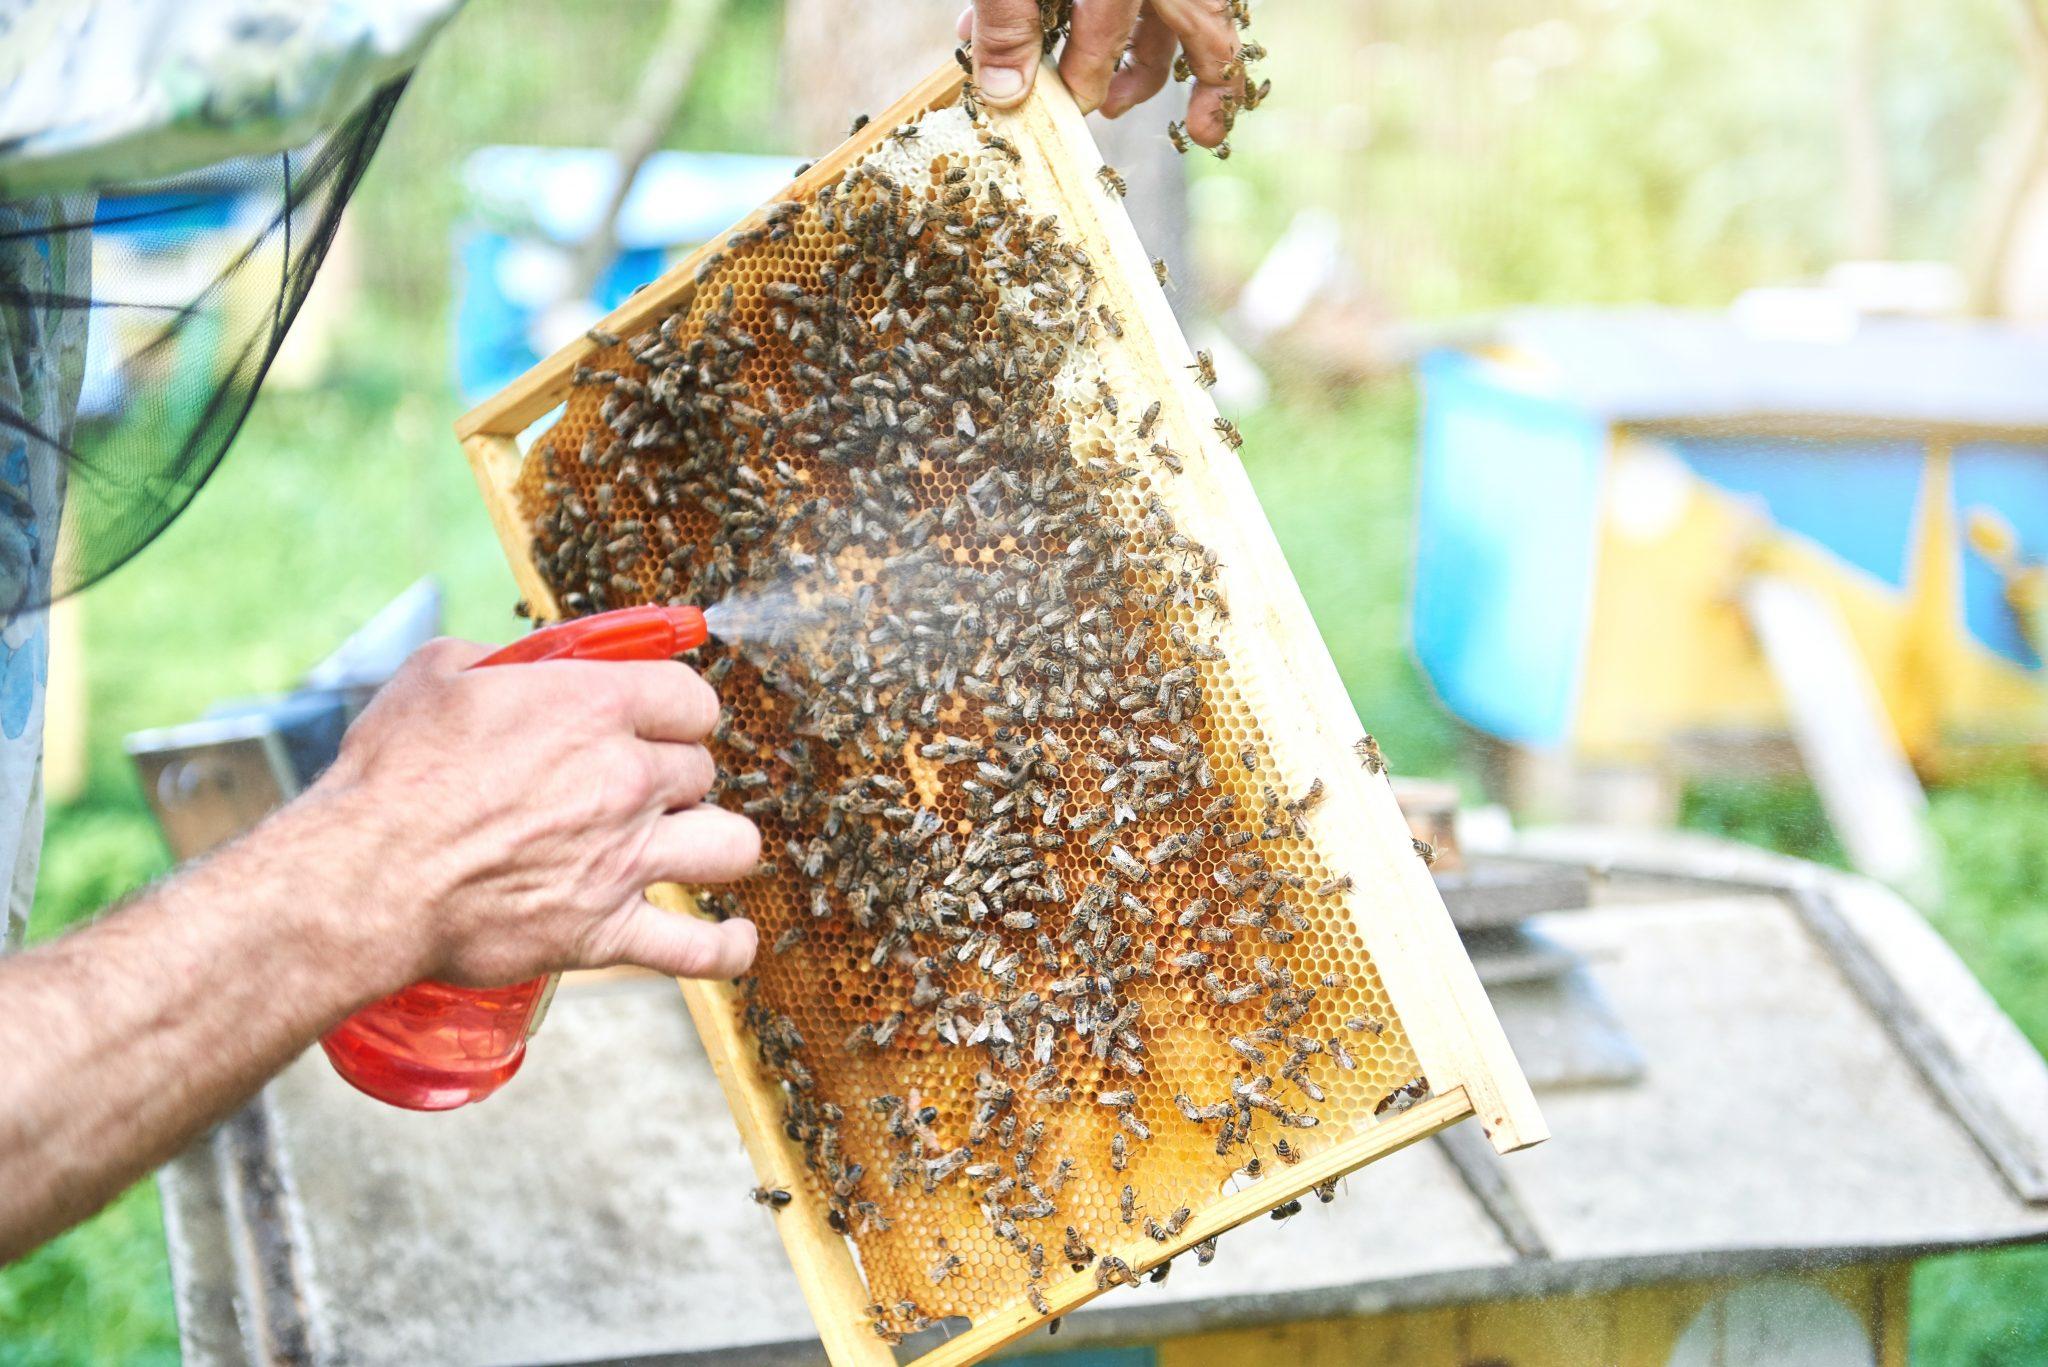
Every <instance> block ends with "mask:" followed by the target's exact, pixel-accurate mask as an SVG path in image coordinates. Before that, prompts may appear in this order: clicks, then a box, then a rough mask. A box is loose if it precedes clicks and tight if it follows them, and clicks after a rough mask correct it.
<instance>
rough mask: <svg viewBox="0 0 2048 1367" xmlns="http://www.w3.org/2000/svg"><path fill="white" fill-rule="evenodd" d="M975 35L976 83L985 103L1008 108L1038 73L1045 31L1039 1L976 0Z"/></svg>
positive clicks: (1028, 86)
mask: <svg viewBox="0 0 2048 1367" xmlns="http://www.w3.org/2000/svg"><path fill="white" fill-rule="evenodd" d="M973 35H974V84H975V85H976V87H978V88H979V89H980V91H981V98H982V100H983V101H984V102H985V103H987V104H992V105H994V106H995V107H996V108H998V109H1007V108H1008V107H1009V106H1011V105H1013V104H1015V103H1017V101H1019V100H1021V99H1023V98H1024V92H1025V91H1027V90H1029V89H1031V81H1032V78H1033V77H1034V76H1036V75H1037V74H1038V55H1039V53H1040V52H1041V51H1042V50H1043V49H1044V47H1045V31H1044V30H1043V29H1041V28H1040V27H1039V26H1038V3H1037V0H975V5H974V25H973Z"/></svg>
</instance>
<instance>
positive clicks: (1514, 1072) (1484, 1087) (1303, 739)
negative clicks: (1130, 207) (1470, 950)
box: [991, 68, 1549, 1153]
mask: <svg viewBox="0 0 2048 1367" xmlns="http://www.w3.org/2000/svg"><path fill="white" fill-rule="evenodd" d="M991 118H992V120H993V122H994V123H995V125H996V126H997V128H998V130H999V131H1002V132H1004V133H1006V134H1007V133H1010V132H1011V129H1012V128H1014V129H1015V130H1016V132H1015V134H1013V135H1012V136H1011V141H1012V142H1014V143H1016V144H1017V145H1018V146H1020V147H1025V146H1035V147H1038V148H1047V147H1051V148H1057V149H1060V152H1061V153H1063V154H1056V155H1048V156H1046V157H1045V158H1044V161H1043V163H1042V164H1041V163H1040V162H1039V161H1038V159H1036V158H1033V157H1029V156H1027V158H1026V160H1025V163H1024V165H1023V166H1021V167H1020V168H1019V172H1020V175H1021V176H1022V177H1023V179H1024V180H1025V182H1026V189H1027V191H1031V190H1035V189H1037V188H1038V187H1035V186H1033V185H1032V183H1031V182H1032V180H1033V179H1034V176H1042V175H1043V174H1044V173H1048V172H1049V174H1050V177H1051V180H1052V185H1051V187H1050V197H1051V198H1053V199H1056V200H1057V201H1059V202H1061V203H1063V204H1064V205H1065V206H1066V214H1065V215H1064V219H1063V222H1064V225H1065V227H1066V230H1067V231H1068V233H1069V234H1071V235H1072V236H1073V237H1074V238H1075V239H1076V240H1077V241H1078V242H1079V243H1080V244H1081V246H1082V247H1083V248H1084V249H1085V250H1087V251H1088V252H1089V254H1090V256H1091V257H1092V258H1093V259H1095V260H1096V261H1097V262H1105V261H1106V262H1108V263H1109V265H1108V267H1107V268H1105V269H1103V270H1102V271H1101V275H1100V280H1099V287H1100V289H1101V291H1102V293H1103V294H1104V295H1105V296H1106V299H1107V302H1108V305H1109V307H1110V308H1111V309H1112V310H1114V311H1115V312H1117V313H1119V314H1121V315H1122V316H1123V319H1124V324H1123V326H1124V328H1125V332H1126V336H1127V339H1128V340H1127V341H1126V343H1125V346H1124V348H1123V349H1124V351H1126V352H1127V353H1128V354H1129V355H1131V356H1135V357H1138V358H1143V360H1145V361H1151V360H1152V359H1153V358H1158V359H1157V361H1156V362H1154V364H1153V365H1152V366H1151V367H1150V368H1151V369H1152V373H1151V374H1149V375H1147V376H1145V377H1144V378H1145V379H1146V380H1147V381H1148V382H1149V384H1150V390H1151V396H1152V397H1154V398H1157V399H1158V400H1159V401H1160V404H1161V407H1162V418H1163V419H1164V420H1165V421H1167V422H1168V423H1169V424H1170V425H1171V426H1172V427H1175V428H1178V429H1179V430H1180V431H1182V432H1184V433H1194V434H1199V438H1200V444H1199V446H1198V447H1197V449H1195V450H1193V451H1188V452H1184V453H1183V456H1184V460H1185V463H1186V467H1187V468H1186V475H1185V476H1184V477H1183V478H1180V479H1177V480H1172V481H1169V482H1167V484H1166V485H1165V486H1164V487H1163V488H1161V489H1159V490H1158V491H1157V492H1158V493H1159V494H1160V496H1161V497H1162V498H1163V499H1165V501H1166V503H1167V505H1168V507H1169V509H1170V511H1172V512H1173V514H1174V516H1175V520H1176V523H1177V524H1179V525H1183V526H1186V527H1188V528H1189V529H1190V533H1191V535H1193V536H1194V537H1195V539H1197V540H1199V541H1202V542H1203V543H1205V544H1207V545H1209V546H1210V547H1212V548H1213V549H1215V550H1216V551H1217V552H1218V554H1219V555H1220V556H1221V559H1222V565H1221V568H1220V569H1219V571H1218V574H1219V577H1220V578H1221V580H1222V582H1223V585H1224V590H1225V594H1226V596H1227V598H1228V599H1229V600H1230V601H1231V602H1232V603H1233V604H1241V605H1243V608H1242V609H1241V610H1237V611H1233V612H1232V613H1231V616H1230V617H1229V619H1228V620H1226V621H1224V622H1222V623H1220V624H1219V628H1218V629H1219V634H1223V635H1226V636H1228V637H1229V638H1230V645H1229V646H1228V647H1227V648H1226V649H1227V653H1228V655H1229V657H1230V660H1231V664H1232V668H1233V671H1234V672H1235V673H1237V674H1238V675H1240V676H1242V677H1240V680H1239V681H1240V683H1241V684H1242V685H1243V686H1244V689H1245V692H1246V694H1247V696H1248V697H1250V698H1252V699H1253V700H1254V702H1255V706H1256V707H1257V711H1258V713H1259V718H1260V722H1261V725H1262V726H1268V727H1270V728H1271V734H1269V735H1268V736H1267V739H1268V742H1269V743H1270V744H1271V745H1272V748H1273V750H1274V752H1275V755H1276V757H1277V758H1278V760H1279V762H1280V765H1281V768H1282V771H1283V772H1289V773H1313V774H1317V775H1319V776H1320V777H1321V778H1322V779H1323V782H1324V785H1325V787H1324V793H1325V796H1324V798H1323V801H1322V802H1321V803H1320V804H1319V805H1318V806H1317V807H1316V808H1315V809H1313V810H1312V811H1311V812H1310V813H1309V814H1308V818H1307V819H1308V823H1309V826H1310V829H1311V832H1312V834H1313V835H1314V836H1315V837H1316V840H1317V843H1318V844H1319V845H1320V846H1321V847H1322V848H1324V849H1341V850H1344V851H1345V852H1346V854H1347V855H1350V856H1351V857H1353V858H1354V859H1356V860H1359V861H1360V862H1359V863H1358V864H1357V865H1356V866H1354V867H1351V868H1348V869H1346V870H1344V872H1346V873H1349V874H1350V875H1352V877H1353V880H1354V890H1353V892H1352V893H1351V894H1350V895H1349V897H1348V899H1347V900H1348V901H1349V904H1350V908H1351V912H1352V916H1353V919H1354V921H1355V923H1356V925H1357V927H1358V930H1359V933H1360V935H1361V936H1363V937H1364V939H1365V943H1366V947H1367V949H1368V950H1369V951H1370V952H1371V954H1372V958H1373V963H1374V965H1375V967H1376V968H1377V969H1378V970H1379V974H1380V977H1381V980H1382V982H1383V983H1384V984H1385V985H1386V988H1387V992H1388V994H1389V995H1390V996H1391V997H1392V999H1393V1004H1394V1010H1395V1013H1396V1014H1397V1015H1398V1016H1399V1017H1400V1020H1401V1024H1402V1026H1403V1028H1404V1029H1405V1030H1406V1031H1407V1033H1408V1036H1409V1038H1410V1040H1411V1041H1412V1042H1413V1044H1414V1047H1415V1051H1416V1054H1417V1056H1418V1057H1419V1058H1420V1059H1421V1061H1422V1066H1423V1070H1424V1072H1425V1073H1426V1074H1427V1075H1429V1076H1430V1077H1431V1078H1432V1080H1433V1081H1435V1082H1437V1083H1438V1085H1439V1086H1442V1085H1445V1084H1448V1083H1456V1084H1458V1085H1461V1086H1463V1087H1464V1088H1465V1089H1466V1090H1467V1092H1468V1093H1469V1094H1470V1095H1471V1096H1472V1098H1473V1101H1474V1106H1475V1110H1476V1112H1477V1114H1478V1116H1479V1120H1480V1124H1481V1125H1482V1126H1483V1127H1484V1128H1485V1130H1486V1133H1487V1136H1488V1138H1490V1139H1491V1140H1492V1141H1493V1143H1494V1146H1495V1148H1497V1149H1499V1150H1500V1151H1501V1152H1503V1153H1505V1152H1508V1151H1510V1150H1514V1149H1519V1148H1525V1147H1527V1146H1528V1145H1531V1144H1535V1143H1539V1142H1541V1141H1542V1140H1543V1139H1546V1138H1548V1137H1549V1131H1548V1129H1547V1128H1545V1126H1544V1123H1543V1117H1542V1114H1541V1112H1540V1111H1539V1110H1538V1109H1537V1106H1536V1098H1535V1095H1534V1093H1532V1092H1531V1091H1530V1090H1529V1086H1528V1083H1527V1082H1526V1080H1524V1078H1523V1076H1522V1071H1521V1068H1520V1066H1519V1065H1518V1064H1517V1063H1516V1061H1515V1057H1514V1051H1513V1049H1512V1048H1510V1047H1509V1045H1508V1040H1507V1036H1506V1034H1504V1033H1503V1032H1502V1030H1501V1028H1500V1022H1499V1021H1498V1020H1496V1019H1495V1017H1494V1014H1493V1008H1492V1006H1491V1005H1490V1004H1489V1003H1488V1001H1487V999H1486V993H1485V990H1484V989H1483V988H1482V987H1481V986H1480V983H1479V978H1478V975H1477V974H1476V973H1474V972H1473V969H1472V964H1471V961H1470V960H1469V959H1467V958H1466V955H1465V950H1464V946H1463V945H1462V944H1461V943H1460V942H1459V940H1458V933H1457V930H1456V928H1455V927H1453V926H1452V924H1451V919H1450V916H1449V914H1448V913H1446V912H1445V911H1444V909H1443V901H1442V899H1441V898H1440V897H1439V896H1438V895H1437V890H1436V886H1435V884H1434V883H1433V882H1432V881H1431V879H1430V874H1429V868H1428V866H1427V865H1425V864H1424V863H1423V862H1422V861H1421V860H1420V859H1419V858H1417V857H1416V855H1415V852H1414V849H1413V846H1412V845H1411V843H1410V839H1411V838H1410V836H1409V833H1408V823H1407V819H1406V818H1405V817H1403V816H1402V815H1401V810H1400V807H1399V805H1398V804H1397V803H1396V802H1395V800H1394V795H1393V791H1392V789H1391V788H1390V787H1389V786H1388V784H1387V783H1386V781H1385V780H1384V779H1382V778H1376V777H1372V776H1369V775H1367V774H1366V773H1365V772H1364V770H1363V768H1362V767H1361V766H1360V765H1359V764H1358V763H1357V761H1356V760H1355V759H1353V758H1352V756H1351V753H1350V752H1351V746H1352V743H1353V742H1354V741H1356V740H1357V739H1358V738H1359V737H1360V736H1362V735H1364V734H1365V727H1364V726H1363V725H1362V724H1360V722H1359V720H1358V713H1357V711H1356V709H1355V708H1354V707H1353V706H1352V703H1351V695H1350V693H1349V692H1348V691H1347V690H1346V689H1345V687H1344V683H1343V680H1342V678H1341V677H1340V676H1339V675H1338V673H1337V666H1336V663H1335V662H1334V661H1333V660H1332V659H1331V658H1330V652H1329V650H1328V648H1327V647H1326V646H1325V645H1324V644H1323V639H1322V636H1321V634H1320V633H1319V632H1318V631H1317V630H1316V625H1315V619H1314V618H1313V617H1312V616H1311V615H1310V614H1309V610H1308V604H1307V602H1306V600H1304V599H1303V598H1302V596H1301V589H1300V587H1299V586H1298V585H1297V584H1296V583H1295V581H1294V575H1293V572H1292V571H1291V570H1290V569H1289V568H1288V565H1287V560H1286V557H1285V556H1284V555H1283V554H1282V553H1281V550H1280V545H1279V542H1278V541H1277V540H1276V539H1275V538H1274V536H1273V532H1272V528H1271V526H1270V525H1268V523H1267V522H1266V519H1265V517H1264V515H1263V513H1261V512H1260V510H1259V500H1258V495H1257V493H1256V492H1255V491H1254V490H1253V488H1252V484H1251V479H1250V477H1249V476H1248V475H1246V474H1245V470H1244V465H1243V462H1241V461H1240V460H1239V459H1238V457H1237V455H1236V453H1235V452H1234V451H1233V450H1231V448H1230V447H1229V446H1228V445H1226V444H1225V443H1224V442H1223V440H1222V439H1221V437H1220V435H1218V434H1217V431H1216V423H1217V419H1218V417H1219V415H1218V414H1217V411H1216V406H1215V403H1214V402H1213V401H1212V400H1211V399H1210V397H1209V393H1208V391H1207V390H1205V389H1203V388H1202V387H1201V386H1200V385H1199V384H1198V383H1197V382H1196V379H1195V374H1194V371H1193V369H1192V368H1191V367H1192V362H1193V359H1194V357H1193V353H1192V351H1191V350H1190V348H1189V346H1188V343H1187V339H1186V337H1185V336H1183V335H1182V333H1181V330H1180V325H1179V323H1178V322H1177V321H1175V319H1174V316H1173V310H1172V308H1171V307H1170V306H1169V305H1168V303H1167V300H1166V295H1165V293H1164V291H1162V290H1161V289H1160V288H1159V287H1158V285H1157V283H1156V282H1155V280H1154V278H1153V275H1152V267H1151V259H1150V258H1149V257H1148V256H1147V255H1146V253H1145V248H1144V245H1143V244H1142V243H1140V242H1139V241H1138V235H1137V233H1136V231H1135V230H1134V229H1133V228H1132V227H1131V223H1130V219H1129V217H1128V216H1127V215H1126V214H1125V213H1124V212H1123V211H1122V209H1121V208H1120V207H1116V206H1114V205H1112V204H1110V203H1109V202H1108V200H1107V195H1106V192H1105V191H1104V190H1103V189H1102V188H1101V187H1100V185H1099V184H1098V183H1097V182H1096V180H1095V175H1094V173H1095V170H1096V168H1097V167H1099V166H1100V165H1101V164H1102V157H1101V154H1100V153H1099V152H1098V151H1097V150H1096V146H1095V141H1094V139H1093V138H1092V137H1091V136H1090V135H1089V132H1088V126H1087V123H1086V121H1085V120H1084V119H1083V117H1082V115H1081V111H1080V109H1079V108H1078V107H1077V106H1076V105H1075V104H1074V101H1073V98H1072V97H1071V96H1070V95H1069V94H1068V93H1067V91H1066V88H1065V87H1064V86H1063V85H1062V84H1061V83H1060V81H1059V77H1058V75H1057V73H1056V72H1053V71H1052V70H1050V69H1049V68H1041V70H1040V75H1039V78H1038V81H1037V84H1036V87H1035V89H1034V91H1033V97H1032V98H1031V99H1029V100H1027V101H1025V103H1024V104H1023V105H1021V106H1020V107H1019V108H1017V109H1016V110H1014V111H1010V112H1008V113H995V114H992V115H991ZM1041 193H1043V191H1041Z"/></svg>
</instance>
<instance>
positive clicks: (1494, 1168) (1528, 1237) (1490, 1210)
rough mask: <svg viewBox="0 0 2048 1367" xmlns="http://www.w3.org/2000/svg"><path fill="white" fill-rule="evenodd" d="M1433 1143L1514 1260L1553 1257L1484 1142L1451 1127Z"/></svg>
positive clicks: (1492, 1153) (1477, 1137) (1539, 1230)
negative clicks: (1447, 1160)
mask: <svg viewBox="0 0 2048 1367" xmlns="http://www.w3.org/2000/svg"><path fill="white" fill-rule="evenodd" d="M1436 1142H1437V1147H1438V1148H1439V1149H1441V1150H1442V1151H1443V1155H1444V1157H1445V1158H1447V1159H1449V1160H1450V1163H1451V1167H1452V1168H1453V1169H1454V1170H1455V1171H1456V1172H1457V1174H1458V1180H1459V1181H1461V1182H1463V1183H1464V1184H1465V1189H1466V1190H1467V1191H1469V1192H1471V1193H1472V1199H1473V1200H1475V1201H1477V1202H1478V1203H1479V1207H1480V1209H1482V1210H1484V1211H1485V1212H1486V1217H1487V1218H1488V1219H1489V1220H1491V1221H1493V1224H1494V1228H1496V1229H1498V1230H1499V1231H1500V1235H1501V1237H1502V1238H1503V1239H1505V1240H1507V1242H1508V1247H1509V1248H1512V1249H1514V1250H1515V1256H1516V1257H1518V1258H1548V1257H1551V1256H1553V1255H1552V1251H1551V1248H1550V1245H1549V1244H1548V1243H1547V1242H1546V1241H1545V1240H1544V1238H1543V1230H1542V1228H1541V1227H1540V1226H1539V1225H1538V1224H1537V1223H1536V1217H1535V1216H1534V1215H1532V1214H1531V1213H1530V1211H1529V1208H1528V1207H1527V1206H1525V1205H1523V1204H1522V1200H1521V1198H1520V1197H1519V1196H1517V1195H1515V1189H1514V1188H1513V1187H1511V1186H1509V1185H1508V1180H1507V1177H1506V1175H1505V1174H1503V1173H1502V1172H1501V1166H1500V1155H1499V1154H1497V1153H1495V1152H1494V1151H1493V1150H1492V1149H1490V1148H1488V1147H1487V1146H1486V1141H1485V1140H1484V1139H1482V1138H1480V1136H1478V1135H1476V1134H1474V1133H1473V1132H1472V1131H1471V1130H1468V1129H1463V1128H1459V1127H1453V1128H1451V1129H1448V1130H1445V1131H1444V1132H1443V1133H1442V1134H1440V1135H1438V1136H1437V1137H1436Z"/></svg>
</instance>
